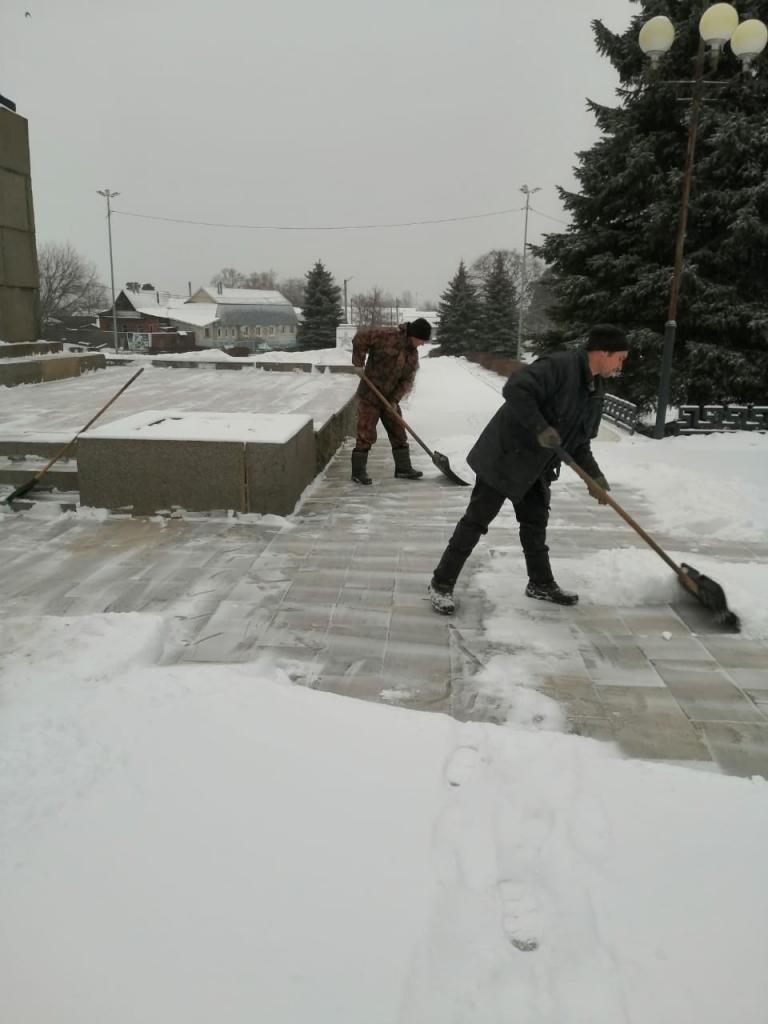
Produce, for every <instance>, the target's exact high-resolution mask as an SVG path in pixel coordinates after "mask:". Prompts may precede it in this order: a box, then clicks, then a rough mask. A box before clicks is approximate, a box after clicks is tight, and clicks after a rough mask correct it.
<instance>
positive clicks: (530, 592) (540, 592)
mask: <svg viewBox="0 0 768 1024" xmlns="http://www.w3.org/2000/svg"><path fill="white" fill-rule="evenodd" d="M525 596H526V597H533V598H535V599H536V600H537V601H551V602H552V604H576V602H577V601H578V600H579V595H578V594H571V593H569V592H568V591H567V590H561V589H560V587H558V585H557V584H556V583H555V581H554V580H553V581H552V582H551V583H534V582H533V580H528V586H527V587H526V588H525Z"/></svg>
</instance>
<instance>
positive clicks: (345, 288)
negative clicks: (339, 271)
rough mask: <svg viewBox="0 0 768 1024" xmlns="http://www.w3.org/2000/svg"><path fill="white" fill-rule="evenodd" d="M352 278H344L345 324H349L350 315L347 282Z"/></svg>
mask: <svg viewBox="0 0 768 1024" xmlns="http://www.w3.org/2000/svg"><path fill="white" fill-rule="evenodd" d="M351 280H352V278H351V277H345V278H344V323H345V324H348V323H349V313H348V312H347V281H351Z"/></svg>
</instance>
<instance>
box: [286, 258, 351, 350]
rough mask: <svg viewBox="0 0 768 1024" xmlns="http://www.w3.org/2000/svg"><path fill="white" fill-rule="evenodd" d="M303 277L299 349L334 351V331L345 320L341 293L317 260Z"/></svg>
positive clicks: (331, 276) (298, 332)
mask: <svg viewBox="0 0 768 1024" xmlns="http://www.w3.org/2000/svg"><path fill="white" fill-rule="evenodd" d="M305 277H306V280H307V285H306V291H305V294H304V307H303V313H304V321H303V323H301V324H299V329H298V331H297V342H298V347H299V348H300V349H314V348H335V347H336V328H337V327H338V326H339V324H340V323H342V322H343V320H344V313H343V312H342V308H341V289H340V288H339V286H338V285H337V284H336V282H335V281H334V279H333V275H332V274H331V273H330V271H328V270H326V269H325V267H324V266H323V264H322V262H321V261H320V260H318V261H317V263H316V264H315V265H314V267H313V268H312V269H311V270H310V271H309V272H308V273H307V274H306V275H305Z"/></svg>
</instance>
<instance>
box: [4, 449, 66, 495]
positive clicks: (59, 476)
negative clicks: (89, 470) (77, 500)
mask: <svg viewBox="0 0 768 1024" xmlns="http://www.w3.org/2000/svg"><path fill="white" fill-rule="evenodd" d="M46 462H47V459H44V458H36V457H33V458H18V457H8V456H0V483H2V484H10V485H11V486H12V487H18V486H19V485H20V484H23V483H25V482H26V481H27V480H30V479H31V478H32V477H33V476H34V475H35V473H39V472H40V470H41V469H42V468H43V466H45V464H46ZM78 486H79V485H78V478H77V463H76V462H75V460H74V459H61V460H60V461H59V462H57V463H55V465H53V466H51V468H50V469H49V470H48V472H47V473H46V474H45V476H44V477H43V478H42V480H41V481H40V483H39V484H35V490H36V491H38V490H46V491H51V490H54V489H56V490H60V491H61V490H64V491H77V489H78Z"/></svg>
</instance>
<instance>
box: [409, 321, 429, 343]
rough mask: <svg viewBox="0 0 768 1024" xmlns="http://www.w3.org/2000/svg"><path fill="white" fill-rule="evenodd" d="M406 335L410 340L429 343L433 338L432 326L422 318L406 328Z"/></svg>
mask: <svg viewBox="0 0 768 1024" xmlns="http://www.w3.org/2000/svg"><path fill="white" fill-rule="evenodd" d="M405 333H406V334H407V335H408V337H409V338H418V339H419V341H429V339H430V338H431V337H432V324H431V323H430V322H429V321H428V320H425V319H424V317H423V316H420V317H419V318H418V319H417V320H414V321H413V323H409V324H407V326H406V329H405Z"/></svg>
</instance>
